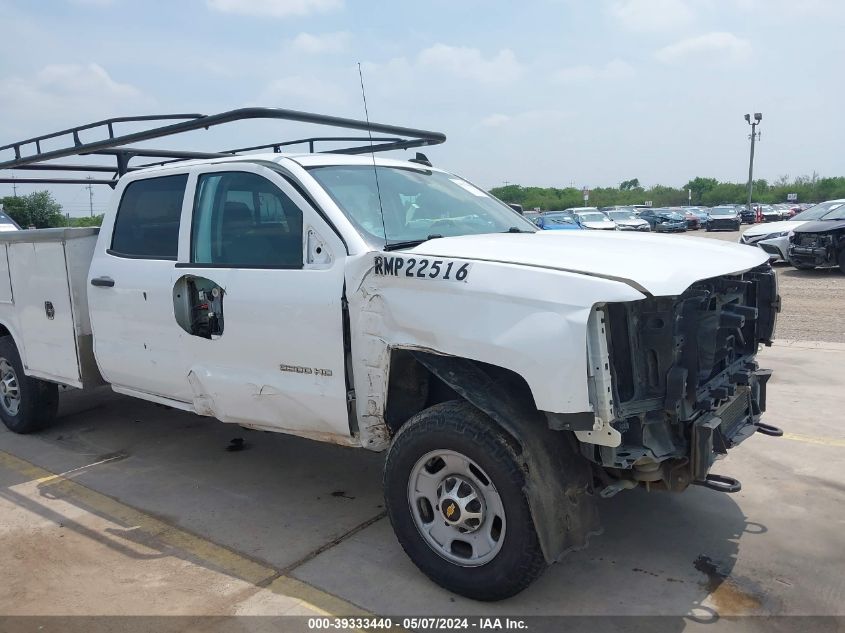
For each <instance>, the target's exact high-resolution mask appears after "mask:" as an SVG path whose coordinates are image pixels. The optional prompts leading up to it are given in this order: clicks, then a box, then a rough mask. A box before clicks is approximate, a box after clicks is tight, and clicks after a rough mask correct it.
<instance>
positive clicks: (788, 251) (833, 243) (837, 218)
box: [739, 198, 845, 273]
mask: <svg viewBox="0 0 845 633" xmlns="http://www.w3.org/2000/svg"><path fill="white" fill-rule="evenodd" d="M739 242H740V244H746V245H748V246H755V247H758V248H762V249H763V250H764V251H766V252H767V253H768V254H769V259H770V260H772V261H785V262H789V263H790V264H792V265H793V266H794V267H795V268H799V269H801V270H805V269H811V268H818V267H833V266H838V267H839V269H840V270H841V271H842V272H843V273H845V198H843V199H840V200H828V201H827V202H822V203H820V204H817V205H815V206H811V207H810V208H808V209H806V210H804V211H801V212H799V213H796V214H794V215H791V216H789V217H788V218H786V219H783V220H779V221H774V222H771V221H770V222H766V223H765V224H758V225H757V226H752V227H751V228H749V229H747V230H746V231H744V232H743V234H742V235H741V236H740V238H739Z"/></svg>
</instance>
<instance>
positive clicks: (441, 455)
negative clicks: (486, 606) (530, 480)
mask: <svg viewBox="0 0 845 633" xmlns="http://www.w3.org/2000/svg"><path fill="white" fill-rule="evenodd" d="M517 451H518V448H517V447H516V446H515V444H514V442H513V440H512V439H511V438H510V437H509V436H508V435H506V434H505V432H504V431H503V430H502V429H500V428H499V427H498V425H497V424H496V423H495V422H494V421H493V420H491V419H490V418H489V417H488V416H487V415H485V414H484V413H483V412H481V411H480V410H478V409H477V408H475V407H474V406H473V405H471V404H470V403H468V402H464V401H451V402H444V403H441V404H437V405H435V406H433V407H431V408H429V409H426V410H424V411H422V412H420V413H418V414H417V415H415V416H414V417H412V418H411V419H410V420H409V421H408V422H407V423H406V424H405V425H404V426H403V427H402V428H401V429H400V430H399V433H397V435H396V437H395V438H394V440H393V444H392V445H391V447H390V451H389V452H388V456H387V462H386V464H385V468H384V494H385V505H386V508H387V513H388V516H389V517H390V522H391V524H392V525H393V530H394V532H395V533H396V537H397V538H398V539H399V543H400V544H401V545H402V548H403V549H404V550H405V553H407V554H408V556H409V557H410V559H411V560H412V561H413V562H414V564H415V565H416V566H417V567H419V569H420V570H421V571H422V572H423V573H424V574H426V575H427V576H428V577H429V578H431V579H432V580H433V581H434V582H436V583H437V584H439V585H440V586H442V587H444V588H446V589H448V590H450V591H453V592H455V593H458V594H460V595H462V596H466V597H468V598H472V599H474V600H485V601H489V600H502V599H504V598H508V597H510V596H513V595H515V594H517V593H519V592H520V591H522V590H523V589H525V588H526V587H527V586H528V585H530V584H531V583H532V582H533V581H534V580H535V579H536V578H537V577H539V576H540V574H542V572H543V570H545V568H546V561H545V558H544V556H543V552H542V550H541V548H540V543H539V541H538V539H537V532H536V530H535V529H534V522H533V520H532V518H531V511H530V509H529V507H528V500H527V498H526V496H525V493H524V492H523V487H524V484H525V479H524V471H523V469H522V467H521V465H520V462H519V460H518V458H517Z"/></svg>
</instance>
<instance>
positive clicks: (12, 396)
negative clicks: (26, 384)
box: [0, 358, 21, 415]
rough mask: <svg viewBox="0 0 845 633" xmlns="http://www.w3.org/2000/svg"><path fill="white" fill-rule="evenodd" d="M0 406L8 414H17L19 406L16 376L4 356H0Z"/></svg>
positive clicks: (19, 394)
mask: <svg viewBox="0 0 845 633" xmlns="http://www.w3.org/2000/svg"><path fill="white" fill-rule="evenodd" d="M0 406H1V407H3V410H4V411H5V412H6V413H8V414H9V415H17V414H18V409H19V408H20V406H21V393H20V387H19V386H18V376H17V374H15V368H14V367H12V364H11V363H10V362H9V361H7V360H6V359H5V358H0Z"/></svg>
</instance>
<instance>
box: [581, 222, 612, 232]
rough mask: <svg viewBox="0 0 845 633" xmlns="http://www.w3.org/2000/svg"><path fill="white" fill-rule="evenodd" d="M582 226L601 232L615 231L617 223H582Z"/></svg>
mask: <svg viewBox="0 0 845 633" xmlns="http://www.w3.org/2000/svg"><path fill="white" fill-rule="evenodd" d="M581 226H583V227H584V228H585V229H592V230H599V231H615V230H616V222H610V221H608V222H581Z"/></svg>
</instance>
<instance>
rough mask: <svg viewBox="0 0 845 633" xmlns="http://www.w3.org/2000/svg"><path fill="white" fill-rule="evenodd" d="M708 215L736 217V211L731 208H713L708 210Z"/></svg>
mask: <svg viewBox="0 0 845 633" xmlns="http://www.w3.org/2000/svg"><path fill="white" fill-rule="evenodd" d="M710 215H736V209H734V208H733V207H713V208H712V209H710Z"/></svg>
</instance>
